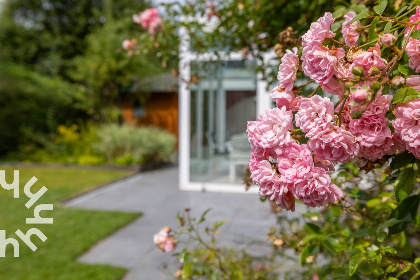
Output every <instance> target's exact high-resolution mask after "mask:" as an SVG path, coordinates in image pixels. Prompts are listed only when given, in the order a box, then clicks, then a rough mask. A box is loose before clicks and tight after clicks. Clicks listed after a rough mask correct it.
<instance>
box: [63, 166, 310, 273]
mask: <svg viewBox="0 0 420 280" xmlns="http://www.w3.org/2000/svg"><path fill="white" fill-rule="evenodd" d="M65 205H67V206H68V207H74V208H83V209H95V210H111V211H112V210H115V211H127V212H142V213H143V216H142V217H141V218H139V219H137V220H136V221H134V222H133V223H131V224H129V225H127V226H126V227H124V228H122V229H120V230H119V231H117V232H116V233H114V234H113V235H111V236H109V237H108V238H106V239H105V240H103V241H101V242H99V243H98V244H96V245H95V246H94V247H93V248H92V249H91V250H90V251H88V252H87V253H85V254H84V255H83V256H81V257H80V259H79V260H80V261H81V262H84V263H91V264H109V265H113V266H119V267H124V268H127V269H128V270H129V272H128V273H127V275H126V276H125V278H124V280H138V279H144V280H159V279H173V273H174V272H175V270H176V267H175V262H174V259H173V257H171V254H170V253H162V252H160V251H159V250H158V249H157V247H155V245H154V244H153V241H152V239H153V234H155V233H157V232H158V231H159V230H160V229H161V228H162V227H163V226H169V227H175V226H176V224H177V222H176V220H175V216H176V214H177V213H178V212H182V211H183V209H184V208H186V207H188V208H191V214H192V216H200V215H201V213H202V212H204V211H205V210H206V209H207V208H212V211H210V212H209V213H208V215H207V221H206V222H205V223H207V224H208V225H211V224H212V223H213V222H214V221H221V220H228V222H227V223H226V224H225V225H224V226H222V227H221V229H220V230H221V234H219V235H218V240H219V244H220V245H227V246H234V247H235V248H246V249H247V251H248V252H250V253H251V254H258V255H261V254H266V253H268V252H270V246H269V245H268V243H266V242H265V239H266V236H267V235H266V234H267V232H268V229H269V227H270V226H274V225H275V216H274V215H273V214H271V213H270V209H269V206H268V204H267V203H261V202H260V201H259V197H258V195H257V194H228V193H209V192H185V191H180V190H179V189H178V169H177V168H176V167H171V168H165V169H161V170H155V171H149V172H144V173H139V174H136V175H134V176H132V177H129V178H126V179H123V180H121V181H118V182H116V183H113V184H110V185H108V186H105V187H102V188H99V189H97V190H94V191H92V192H90V193H87V194H85V195H83V196H80V197H77V198H75V199H72V200H70V201H67V202H66V203H65ZM296 206H297V211H296V212H295V213H293V214H292V215H300V214H298V213H299V212H301V211H302V210H303V209H302V208H301V207H299V206H300V205H296ZM288 215H289V213H288ZM203 229H204V227H203ZM163 267H167V268H168V270H167V271H164V269H163Z"/></svg>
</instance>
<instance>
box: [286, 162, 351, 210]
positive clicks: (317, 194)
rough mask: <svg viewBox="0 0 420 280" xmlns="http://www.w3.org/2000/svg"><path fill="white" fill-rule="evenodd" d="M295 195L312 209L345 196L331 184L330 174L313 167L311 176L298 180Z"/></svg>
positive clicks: (294, 190) (298, 178)
mask: <svg viewBox="0 0 420 280" xmlns="http://www.w3.org/2000/svg"><path fill="white" fill-rule="evenodd" d="M293 194H294V196H295V197H296V198H297V199H299V200H300V201H302V202H303V203H304V204H306V205H309V206H311V207H321V206H324V205H325V204H327V203H329V202H330V203H333V202H335V201H337V200H338V199H339V198H340V197H342V196H343V192H342V191H341V190H340V189H339V188H338V187H337V186H336V185H335V184H333V183H332V182H331V178H330V176H329V175H328V172H327V171H325V170H324V169H322V168H318V167H313V168H312V170H311V173H310V175H309V176H304V177H301V176H298V177H297V178H296V181H295V186H294V188H293Z"/></svg>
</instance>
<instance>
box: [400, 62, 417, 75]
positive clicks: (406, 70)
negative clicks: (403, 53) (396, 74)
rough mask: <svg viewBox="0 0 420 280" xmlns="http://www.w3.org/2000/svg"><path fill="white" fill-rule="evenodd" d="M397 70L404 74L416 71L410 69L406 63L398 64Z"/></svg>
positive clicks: (414, 73) (411, 73)
mask: <svg viewBox="0 0 420 280" xmlns="http://www.w3.org/2000/svg"><path fill="white" fill-rule="evenodd" d="M398 71H400V73H401V74H403V75H404V76H411V75H416V72H415V71H414V70H413V69H411V68H410V67H409V66H408V65H400V66H398Z"/></svg>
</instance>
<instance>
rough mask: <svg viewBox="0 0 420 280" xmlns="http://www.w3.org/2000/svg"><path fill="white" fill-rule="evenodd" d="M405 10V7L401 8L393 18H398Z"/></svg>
mask: <svg viewBox="0 0 420 280" xmlns="http://www.w3.org/2000/svg"><path fill="white" fill-rule="evenodd" d="M405 10H407V6H404V7H402V8H401V10H399V11H398V13H397V14H396V15H395V17H398V16H399V15H401V14H402V12H404V11H405Z"/></svg>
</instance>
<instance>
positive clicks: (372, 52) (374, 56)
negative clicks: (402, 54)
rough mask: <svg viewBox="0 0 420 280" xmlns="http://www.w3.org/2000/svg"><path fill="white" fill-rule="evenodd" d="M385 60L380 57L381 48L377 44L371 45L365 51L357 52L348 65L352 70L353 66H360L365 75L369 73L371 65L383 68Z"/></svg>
mask: <svg viewBox="0 0 420 280" xmlns="http://www.w3.org/2000/svg"><path fill="white" fill-rule="evenodd" d="M385 64H386V60H385V59H383V58H382V57H381V48H380V46H379V45H378V44H376V46H375V47H371V48H369V49H368V51H367V52H364V53H362V54H359V55H358V56H356V57H355V58H354V60H353V64H352V65H351V66H350V71H352V69H353V67H354V66H361V67H363V70H364V72H365V75H367V76H368V75H369V74H371V73H370V72H369V70H370V69H371V68H372V67H376V68H378V69H379V70H382V69H384V68H385Z"/></svg>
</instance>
